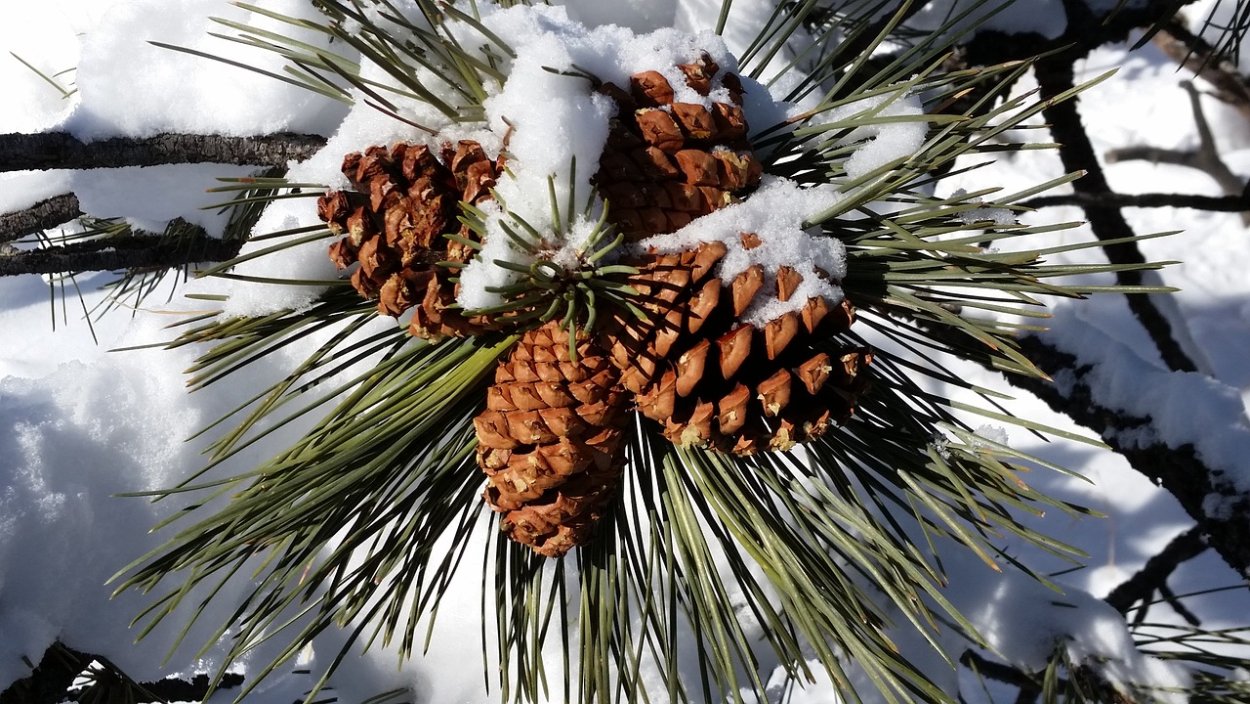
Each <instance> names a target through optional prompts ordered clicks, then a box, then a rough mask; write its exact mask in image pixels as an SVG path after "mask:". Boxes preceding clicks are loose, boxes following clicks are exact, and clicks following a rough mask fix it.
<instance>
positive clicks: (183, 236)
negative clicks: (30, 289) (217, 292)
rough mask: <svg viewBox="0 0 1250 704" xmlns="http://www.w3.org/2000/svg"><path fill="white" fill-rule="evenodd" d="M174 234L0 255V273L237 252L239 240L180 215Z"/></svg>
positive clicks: (150, 263)
mask: <svg viewBox="0 0 1250 704" xmlns="http://www.w3.org/2000/svg"><path fill="white" fill-rule="evenodd" d="M170 226H171V228H173V229H177V230H179V234H178V235H176V236H174V235H167V234H166V235H161V234H154V233H136V234H132V235H120V236H112V237H101V238H96V239H91V240H85V241H82V242H74V243H71V244H66V245H58V246H55V247H45V248H42V249H31V250H22V251H19V252H17V253H15V254H7V255H0V276H19V275H22V274H59V273H64V272H82V271H116V270H121V269H147V268H167V267H174V266H183V265H185V264H192V263H195V262H209V261H225V260H228V259H231V258H233V257H234V256H236V255H237V254H238V253H239V247H240V246H242V242H241V241H238V240H231V241H228V240H222V239H218V238H216V237H210V236H209V235H208V233H206V232H205V231H204V230H203V229H202V228H199V227H196V226H195V225H191V224H190V223H188V222H186V221H184V220H182V219H181V218H179V219H175V220H173V221H172V222H171V223H170Z"/></svg>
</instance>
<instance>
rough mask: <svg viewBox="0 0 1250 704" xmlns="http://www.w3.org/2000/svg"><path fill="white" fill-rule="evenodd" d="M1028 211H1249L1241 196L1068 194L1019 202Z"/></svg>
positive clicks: (1249, 203) (1248, 204)
mask: <svg viewBox="0 0 1250 704" xmlns="http://www.w3.org/2000/svg"><path fill="white" fill-rule="evenodd" d="M1020 205H1023V206H1026V207H1029V208H1045V207H1048V206H1052V205H1076V206H1080V207H1082V208H1097V207H1104V208H1105V207H1116V208H1192V209H1194V210H1209V211H1212V212H1218V213H1240V212H1246V211H1250V198H1246V197H1244V196H1200V195H1194V194H1189V193H1068V194H1063V195H1055V196H1039V197H1037V198H1030V199H1029V200H1026V201H1021V202H1020Z"/></svg>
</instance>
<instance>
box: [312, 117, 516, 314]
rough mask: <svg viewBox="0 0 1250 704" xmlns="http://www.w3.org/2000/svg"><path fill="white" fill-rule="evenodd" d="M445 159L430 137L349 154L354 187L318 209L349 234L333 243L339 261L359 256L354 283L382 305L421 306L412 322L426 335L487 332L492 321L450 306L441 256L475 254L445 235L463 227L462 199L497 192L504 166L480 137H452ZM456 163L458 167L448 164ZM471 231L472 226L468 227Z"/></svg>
mask: <svg viewBox="0 0 1250 704" xmlns="http://www.w3.org/2000/svg"><path fill="white" fill-rule="evenodd" d="M442 156H443V160H442V161H440V160H439V159H438V158H437V157H435V155H434V153H433V152H431V151H430V149H429V147H427V146H425V145H423V144H408V143H400V144H396V145H395V146H393V147H391V149H390V151H389V152H388V151H387V149H386V148H385V147H382V146H374V147H370V148H368V149H366V150H365V152H364V153H363V154H361V153H359V152H353V153H351V154H348V155H347V156H346V157H344V158H343V174H344V175H346V176H347V178H348V180H349V181H350V182H351V184H352V187H353V188H354V189H355V190H354V191H331V192H329V193H326V194H325V195H323V196H322V197H321V198H320V199H319V200H318V201H317V214H318V215H319V216H320V217H321V219H322V220H324V221H325V222H326V224H327V225H328V227H329V229H330V231H331V232H333V233H335V234H343V235H345V236H344V237H343V238H342V239H341V240H339V241H337V242H335V243H334V244H331V245H330V259H331V261H333V262H334V263H335V265H336V266H337V267H338V268H339V269H346V268H347V267H349V266H351V265H352V264H356V263H359V264H360V266H359V268H357V269H356V271H355V272H353V273H352V278H351V281H352V286H353V287H354V288H355V289H356V290H357V291H358V292H359V293H360V295H361V296H363V297H365V298H369V299H372V298H376V299H378V311H379V312H380V313H382V314H384V315H390V316H396V317H398V316H400V315H402V314H403V313H404V312H405V311H407V310H408V309H410V308H413V307H416V310H415V311H414V314H413V318H412V322H411V324H410V330H411V332H412V334H414V335H417V336H419V337H440V336H443V335H457V336H460V335H466V334H473V333H476V332H480V331H481V330H482V329H484V328H485V326H484V321H480V320H469V319H466V318H465V317H464V316H462V315H460V314H459V313H458V312H456V310H455V309H449V306H451V304H453V303H454V302H455V298H456V288H455V284H454V283H453V282H452V281H451V276H452V275H453V272H452V271H451V270H448V269H445V268H442V267H438V266H436V265H435V264H436V262H439V261H453V262H461V263H464V262H468V261H469V259H470V258H471V257H472V251H471V250H470V249H469V248H468V247H465V246H464V245H461V244H458V243H456V242H453V241H451V240H449V239H447V238H446V237H444V236H443V235H444V234H446V233H448V232H455V231H457V230H461V228H460V227H459V225H457V223H456V215H457V214H458V207H459V206H458V203H459V202H460V201H467V202H470V203H477V202H481V200H483V199H485V198H489V197H490V193H489V191H490V187H491V186H493V185H494V182H495V178H496V176H497V173H498V172H497V171H496V166H495V164H494V163H492V162H491V161H490V159H489V158H487V156H486V154H485V153H484V152H483V151H482V147H481V145H479V144H478V143H477V142H473V141H469V140H465V141H462V142H460V143H459V144H458V145H457V147H456V148H455V150H454V151H453V150H452V149H451V147H450V145H448V146H447V147H446V148H445V149H444V150H443V155H442ZM445 163H446V164H450V168H448V166H446V165H445ZM461 236H463V237H469V236H470V234H469V231H468V230H467V228H466V229H463V230H461Z"/></svg>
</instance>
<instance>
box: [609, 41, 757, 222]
mask: <svg viewBox="0 0 1250 704" xmlns="http://www.w3.org/2000/svg"><path fill="white" fill-rule="evenodd" d="M678 68H680V69H681V71H682V73H683V74H684V75H685V80H686V85H687V86H689V87H690V88H692V89H694V90H695V91H696V92H697V93H698V94H700V95H702V96H707V95H709V93H711V92H712V91H713V90H714V87H716V88H723V89H724V90H723V91H718V93H720V94H721V95H723V94H725V93H728V95H729V101H727V102H726V101H717V100H711V101H709V102H710V105H711V107H710V108H708V107H705V106H704V105H702V104H699V103H684V102H674V94H673V88H672V86H671V85H670V84H669V82H668V80H667V79H665V78H664V76H663V75H661V74H660V73H659V72H656V71H646V72H643V73H638V74H634V75H633V76H632V77H631V78H630V91H629V92H626V91H625V90H623V89H621V88H620V87H619V86H616V85H613V84H611V83H605V84H604V85H603V86H602V87H601V88H600V90H601V92H603V93H604V94H606V95H608V96H609V97H611V98H612V99H613V100H615V101H616V103H617V107H618V114H617V118H616V119H614V120H612V123H611V128H610V132H609V133H608V142H607V146H606V147H605V148H604V151H603V155H602V156H601V157H600V159H599V172H598V174H596V176H595V185H596V187H597V188H598V189H599V193H600V195H602V196H603V197H604V198H605V199H606V200H607V201H608V203H609V213H608V217H609V218H610V219H611V220H612V222H613V223H614V224H615V225H616V226H617V227H618V228H619V230H620V231H621V232H623V233H624V234H625V236H626V238H627V239H629V240H631V241H634V240H639V239H642V238H644V237H647V236H650V235H658V234H663V233H667V232H674V231H676V230H678V229H680V228H681V227H683V226H685V225H686V224H687V223H689V222H690V221H691V220H693V219H695V218H697V217H700V216H702V215H706V214H708V213H710V212H712V211H714V210H717V209H718V208H722V207H724V206H726V205H728V204H730V203H732V202H734V201H735V200H736V199H737V196H739V195H741V194H743V193H745V192H747V191H749V190H751V189H753V188H755V186H757V185H758V184H759V181H760V176H761V174H762V167H761V166H760V164H759V162H758V161H757V160H756V158H755V156H754V154H753V153H752V152H751V148H750V144H749V143H748V142H747V122H746V118H745V117H744V116H743V113H742V107H741V106H742V84H741V83H740V82H739V81H738V77H737V76H736V75H735V74H732V73H728V72H726V73H724V74H722V75H721V76H719V78H718V77H717V76H716V74H717V72H718V71H719V70H720V69H719V67H718V66H717V65H716V64H715V63H714V62H713V61H712V59H711V58H710V57H708V56H707V55H706V54H705V55H704V56H703V58H702V59H701V60H700V61H698V62H697V63H693V64H681V65H679V66H678ZM716 83H719V84H720V85H719V86H715V84H716Z"/></svg>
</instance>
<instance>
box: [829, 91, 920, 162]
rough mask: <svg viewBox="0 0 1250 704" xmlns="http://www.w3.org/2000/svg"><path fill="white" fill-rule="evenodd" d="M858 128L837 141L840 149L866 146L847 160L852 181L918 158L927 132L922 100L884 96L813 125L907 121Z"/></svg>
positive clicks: (834, 112) (894, 94)
mask: <svg viewBox="0 0 1250 704" xmlns="http://www.w3.org/2000/svg"><path fill="white" fill-rule="evenodd" d="M907 117H914V118H915V119H914V120H903V121H898V122H883V123H879V124H870V125H865V126H863V127H857V128H855V129H853V130H851V131H850V132H849V133H848V134H847V135H845V136H843V137H841V138H839V139H838V140H837V142H836V143H837V144H838V145H845V144H854V143H856V142H863V144H861V145H860V146H859V147H858V148H857V149H856V150H855V153H854V154H852V155H851V158H849V159H847V160H846V164H845V168H846V175H847V176H848V177H850V178H852V179H858V178H860V177H862V176H866V175H868V174H870V173H872V172H873V171H876V170H877V169H880V168H882V167H883V166H886V165H887V164H890V163H891V162H894V161H896V160H900V159H906V158H907V157H909V156H911V155H913V154H915V153H916V152H917V151H918V150H919V149H920V146H921V145H922V144H924V140H925V135H926V133H927V132H928V129H929V126H928V122H926V121H925V119H924V108H923V106H922V105H921V104H920V98H919V96H916V95H907V94H904V93H900V92H892V93H882V94H881V95H876V96H873V97H870V98H865V99H863V100H856V101H853V102H849V103H846V104H845V105H841V106H839V107H837V108H835V109H833V110H831V111H829V112H827V113H825V114H823V115H821V116H820V118H819V120H816V121H814V123H815V124H814V126H830V125H836V124H838V123H843V122H846V121H848V120H851V119H854V118H860V119H863V118H877V119H881V118H907Z"/></svg>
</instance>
